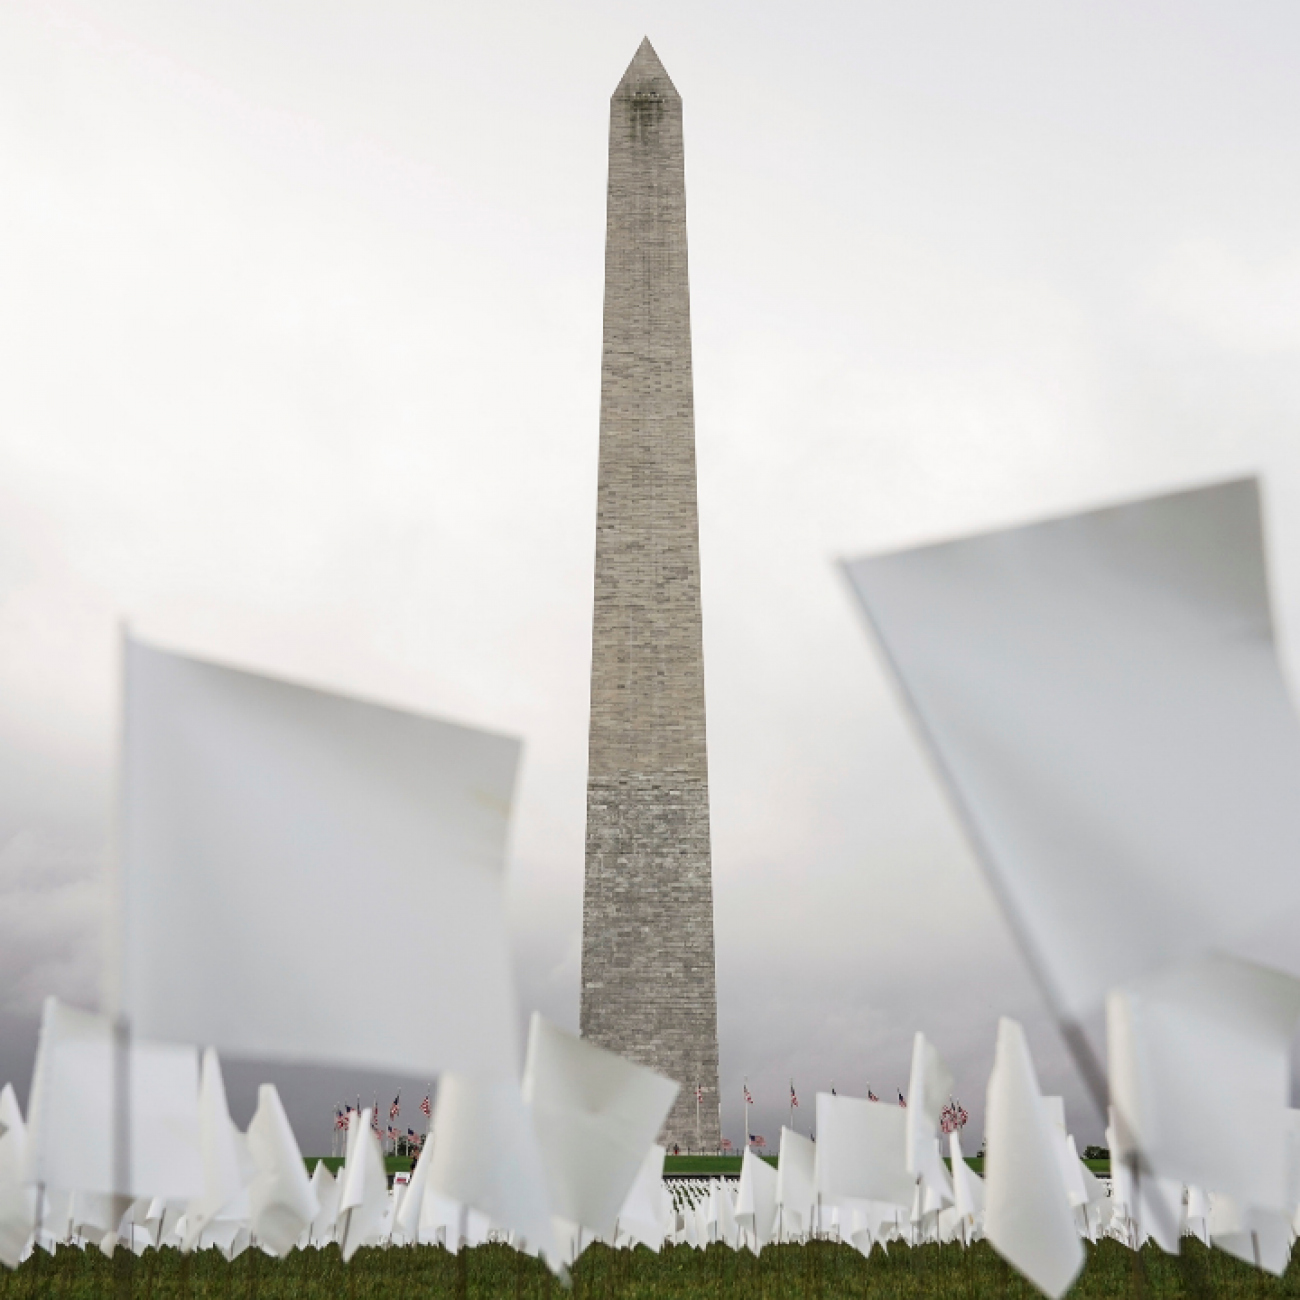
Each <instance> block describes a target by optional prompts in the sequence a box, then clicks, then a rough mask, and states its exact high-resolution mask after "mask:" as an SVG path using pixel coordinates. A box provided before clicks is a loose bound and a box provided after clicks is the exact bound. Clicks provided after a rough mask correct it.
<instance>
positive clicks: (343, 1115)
mask: <svg viewBox="0 0 1300 1300" xmlns="http://www.w3.org/2000/svg"><path fill="white" fill-rule="evenodd" d="M351 1113H352V1112H351V1111H350V1110H348V1109H346V1108H345V1109H343V1110H339V1108H338V1107H337V1106H335V1107H334V1127H335V1128H347V1126H348V1116H349V1115H350V1114H351Z"/></svg>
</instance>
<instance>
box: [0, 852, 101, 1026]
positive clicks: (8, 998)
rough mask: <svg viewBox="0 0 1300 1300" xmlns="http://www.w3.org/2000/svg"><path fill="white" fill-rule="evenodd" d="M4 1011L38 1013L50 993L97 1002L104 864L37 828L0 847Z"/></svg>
mask: <svg viewBox="0 0 1300 1300" xmlns="http://www.w3.org/2000/svg"><path fill="white" fill-rule="evenodd" d="M0 899H2V900H3V904H2V905H0V1012H3V1013H9V1014H14V1015H22V1016H35V1015H37V1014H39V1011H40V1006H41V1003H42V1001H43V1000H44V999H45V997H46V996H48V995H49V994H54V995H56V996H57V997H60V998H63V999H65V1000H66V1001H68V1002H73V1003H76V1004H78V1005H80V1006H90V1007H93V1006H96V1005H97V1004H98V1001H99V979H100V972H101V963H102V933H103V918H104V882H103V863H102V861H101V860H99V859H97V858H96V857H95V856H94V855H91V854H88V853H87V852H86V851H85V850H84V849H78V848H76V847H74V846H69V845H66V844H62V843H59V842H58V841H57V840H54V839H51V838H47V837H45V836H43V835H42V834H41V833H40V832H38V831H36V830H33V829H31V828H28V829H24V830H21V831H19V832H18V833H17V834H15V835H13V836H11V837H10V838H9V840H8V842H7V843H6V844H5V845H4V847H3V849H0Z"/></svg>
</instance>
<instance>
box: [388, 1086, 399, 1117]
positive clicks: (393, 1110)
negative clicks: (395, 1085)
mask: <svg viewBox="0 0 1300 1300" xmlns="http://www.w3.org/2000/svg"><path fill="white" fill-rule="evenodd" d="M401 1113H402V1094H401V1093H400V1092H399V1093H398V1094H397V1096H396V1097H394V1098H393V1104H392V1105H391V1106H390V1107H389V1108H388V1118H389V1119H396V1118H397V1117H398V1116H399V1115H400V1114H401Z"/></svg>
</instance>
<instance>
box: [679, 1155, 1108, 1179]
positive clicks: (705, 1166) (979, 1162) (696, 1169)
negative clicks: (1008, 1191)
mask: <svg viewBox="0 0 1300 1300" xmlns="http://www.w3.org/2000/svg"><path fill="white" fill-rule="evenodd" d="M763 1159H764V1160H766V1161H767V1163H768V1164H770V1165H775V1164H776V1162H777V1161H776V1156H774V1155H764V1156H763ZM740 1161H741V1157H740V1156H665V1157H664V1174H665V1175H666V1176H667V1177H669V1178H671V1177H672V1176H673V1175H674V1174H713V1175H715V1176H717V1177H719V1178H720V1177H722V1176H723V1175H724V1174H738V1173H740ZM966 1163H967V1164H968V1165H970V1167H971V1168H972V1169H973V1170H974V1171H975V1172H976V1173H977V1174H980V1175H981V1176H982V1175H983V1173H984V1157H983V1156H967V1157H966ZM1083 1163H1084V1164H1086V1165H1087V1166H1088V1168H1089V1169H1091V1170H1092V1172H1093V1173H1094V1174H1097V1175H1099V1176H1100V1177H1102V1178H1107V1177H1109V1176H1110V1161H1109V1160H1085V1161H1084V1162H1083ZM944 1164H946V1165H948V1166H949V1167H951V1165H952V1162H951V1161H950V1160H948V1159H947V1158H945V1159H944Z"/></svg>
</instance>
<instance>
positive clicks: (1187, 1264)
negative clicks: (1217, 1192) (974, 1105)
mask: <svg viewBox="0 0 1300 1300" xmlns="http://www.w3.org/2000/svg"><path fill="white" fill-rule="evenodd" d="M1087 1250H1088V1263H1087V1266H1086V1268H1085V1269H1084V1272H1083V1274H1082V1275H1081V1276H1080V1278H1079V1281H1078V1282H1076V1283H1075V1286H1074V1288H1073V1290H1072V1291H1071V1292H1070V1296H1071V1297H1075V1298H1077V1300H1101V1298H1102V1297H1131V1298H1132V1300H1174V1298H1175V1297H1180V1296H1187V1297H1189V1300H1190V1298H1194V1300H1206V1298H1208V1297H1214V1300H1220V1298H1222V1300H1236V1298H1237V1297H1240V1300H1262V1298H1263V1297H1270V1296H1278V1297H1281V1296H1294V1295H1296V1294H1297V1292H1298V1290H1300V1257H1298V1258H1297V1262H1296V1263H1295V1264H1293V1265H1292V1268H1291V1272H1290V1273H1289V1274H1288V1275H1287V1276H1286V1277H1284V1278H1280V1279H1278V1278H1272V1277H1269V1276H1268V1275H1267V1274H1264V1273H1257V1272H1256V1271H1255V1270H1254V1269H1252V1268H1250V1267H1249V1266H1248V1265H1246V1264H1242V1263H1240V1262H1239V1261H1238V1260H1235V1259H1232V1258H1230V1257H1229V1256H1227V1255H1224V1254H1222V1253H1221V1252H1219V1251H1210V1250H1207V1249H1206V1248H1205V1247H1204V1246H1202V1245H1201V1244H1200V1242H1197V1241H1194V1240H1190V1239H1188V1238H1184V1240H1183V1250H1184V1254H1183V1256H1182V1257H1181V1258H1177V1257H1174V1256H1169V1255H1163V1254H1161V1253H1160V1252H1159V1251H1158V1250H1157V1249H1156V1248H1155V1247H1154V1246H1147V1247H1146V1248H1145V1249H1144V1250H1142V1251H1141V1252H1139V1253H1134V1252H1132V1251H1129V1250H1126V1249H1125V1248H1124V1247H1123V1246H1121V1245H1119V1244H1118V1243H1117V1242H1113V1241H1106V1242H1103V1243H1102V1244H1101V1245H1100V1246H1095V1247H1093V1246H1088V1247H1087ZM1038 1295H1039V1293H1038V1292H1037V1291H1035V1290H1034V1289H1033V1288H1032V1287H1031V1286H1030V1285H1029V1284H1028V1283H1027V1282H1025V1281H1024V1280H1023V1279H1022V1278H1020V1277H1019V1275H1018V1274H1016V1273H1014V1272H1013V1271H1012V1270H1011V1269H1010V1268H1008V1267H1007V1265H1006V1264H1004V1263H1003V1262H1002V1260H1001V1259H999V1258H998V1257H997V1256H996V1255H995V1254H994V1253H993V1251H992V1250H991V1249H990V1248H989V1246H988V1245H987V1243H984V1242H980V1243H979V1244H978V1245H976V1246H974V1247H973V1248H972V1249H970V1250H963V1249H962V1248H961V1247H960V1246H920V1247H918V1248H916V1249H914V1250H913V1249H910V1248H909V1247H906V1246H894V1247H893V1248H892V1249H891V1250H890V1251H888V1252H887V1253H886V1252H885V1251H883V1250H879V1249H878V1250H876V1251H874V1252H873V1254H872V1255H871V1257H870V1259H866V1258H864V1257H863V1256H862V1255H860V1254H859V1253H858V1252H857V1251H855V1250H852V1249H850V1248H849V1247H847V1246H841V1245H838V1244H835V1243H832V1242H814V1243H812V1244H811V1245H806V1246H781V1247H778V1248H776V1249H769V1250H765V1251H764V1252H763V1254H762V1256H761V1257H759V1258H757V1259H756V1258H755V1257H754V1256H753V1255H751V1254H749V1253H748V1252H746V1251H740V1252H737V1251H733V1250H729V1249H727V1248H726V1247H722V1246H710V1247H709V1249H708V1250H707V1251H698V1250H692V1249H690V1248H689V1247H686V1246H678V1247H675V1248H673V1249H669V1250H665V1251H663V1252H662V1253H661V1254H659V1255H654V1254H652V1253H651V1252H650V1251H648V1250H645V1249H644V1248H641V1249H638V1250H636V1251H612V1250H609V1249H607V1248H605V1247H604V1246H593V1247H592V1248H590V1249H589V1250H587V1251H585V1252H584V1253H583V1255H582V1257H581V1258H580V1259H579V1260H578V1264H577V1267H576V1268H575V1269H574V1273H573V1290H572V1291H571V1292H565V1291H564V1290H563V1288H562V1287H561V1286H560V1285H559V1283H558V1282H556V1281H555V1280H554V1279H553V1278H552V1276H551V1274H550V1273H549V1272H548V1271H547V1270H546V1269H545V1268H544V1267H543V1266H542V1265H541V1264H539V1263H538V1262H537V1261H536V1260H533V1259H530V1258H528V1257H527V1256H525V1255H521V1254H519V1253H518V1252H516V1251H514V1250H511V1249H510V1248H509V1247H508V1246H480V1247H478V1248H477V1249H475V1250H470V1251H465V1252H463V1253H462V1254H461V1255H449V1254H448V1253H447V1252H446V1251H445V1250H443V1249H441V1247H431V1246H422V1247H419V1248H418V1249H402V1248H398V1249H393V1250H387V1251H385V1250H363V1251H359V1252H358V1253H357V1255H356V1257H355V1258H354V1259H353V1261H352V1263H351V1265H348V1266H345V1265H344V1264H343V1261H342V1258H341V1257H340V1255H339V1252H338V1250H337V1248H335V1247H330V1248H329V1249H327V1250H309V1251H295V1252H294V1253H293V1254H292V1255H290V1256H289V1258H287V1259H283V1260H277V1259H272V1258H270V1257H269V1256H266V1255H263V1254H262V1253H261V1252H260V1251H256V1250H249V1251H245V1252H244V1254H242V1255H241V1256H239V1258H237V1259H236V1260H235V1261H234V1262H233V1263H227V1262H226V1260H225V1258H224V1257H223V1256H221V1255H220V1254H218V1253H217V1252H216V1251H211V1250H209V1251H203V1252H201V1253H198V1254H194V1255H190V1256H182V1255H180V1254H178V1253H177V1252H176V1251H174V1250H170V1249H169V1250H163V1251H149V1252H147V1253H146V1254H145V1255H144V1256H143V1257H141V1258H139V1259H137V1258H136V1257H135V1256H133V1255H130V1254H128V1253H126V1252H125V1251H118V1252H117V1253H116V1254H115V1255H114V1257H113V1258H112V1259H111V1260H110V1259H107V1258H106V1257H105V1256H103V1255H101V1254H100V1253H99V1252H98V1251H97V1250H94V1249H91V1250H86V1251H81V1250H74V1249H68V1250H61V1251H60V1252H59V1253H58V1254H57V1255H55V1256H49V1255H45V1254H38V1255H36V1256H35V1257H34V1258H33V1259H30V1260H28V1261H27V1262H26V1263H25V1264H24V1265H23V1266H22V1267H21V1268H19V1269H17V1270H15V1271H14V1272H12V1273H6V1272H4V1271H3V1270H0V1300H36V1297H40V1298H41V1300H44V1297H50V1300H407V1298H408V1297H409V1300H444V1297H445V1300H496V1298H497V1297H500V1298H501V1300H566V1297H568V1298H571V1300H687V1298H688V1297H700V1298H701V1300H840V1298H841V1297H843V1298H845V1300H852V1298H853V1297H872V1298H873V1300H876V1298H878V1300H949V1298H951V1300H977V1298H978V1297H982V1296H1002V1297H1008V1300H1031V1298H1034V1297H1038Z"/></svg>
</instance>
